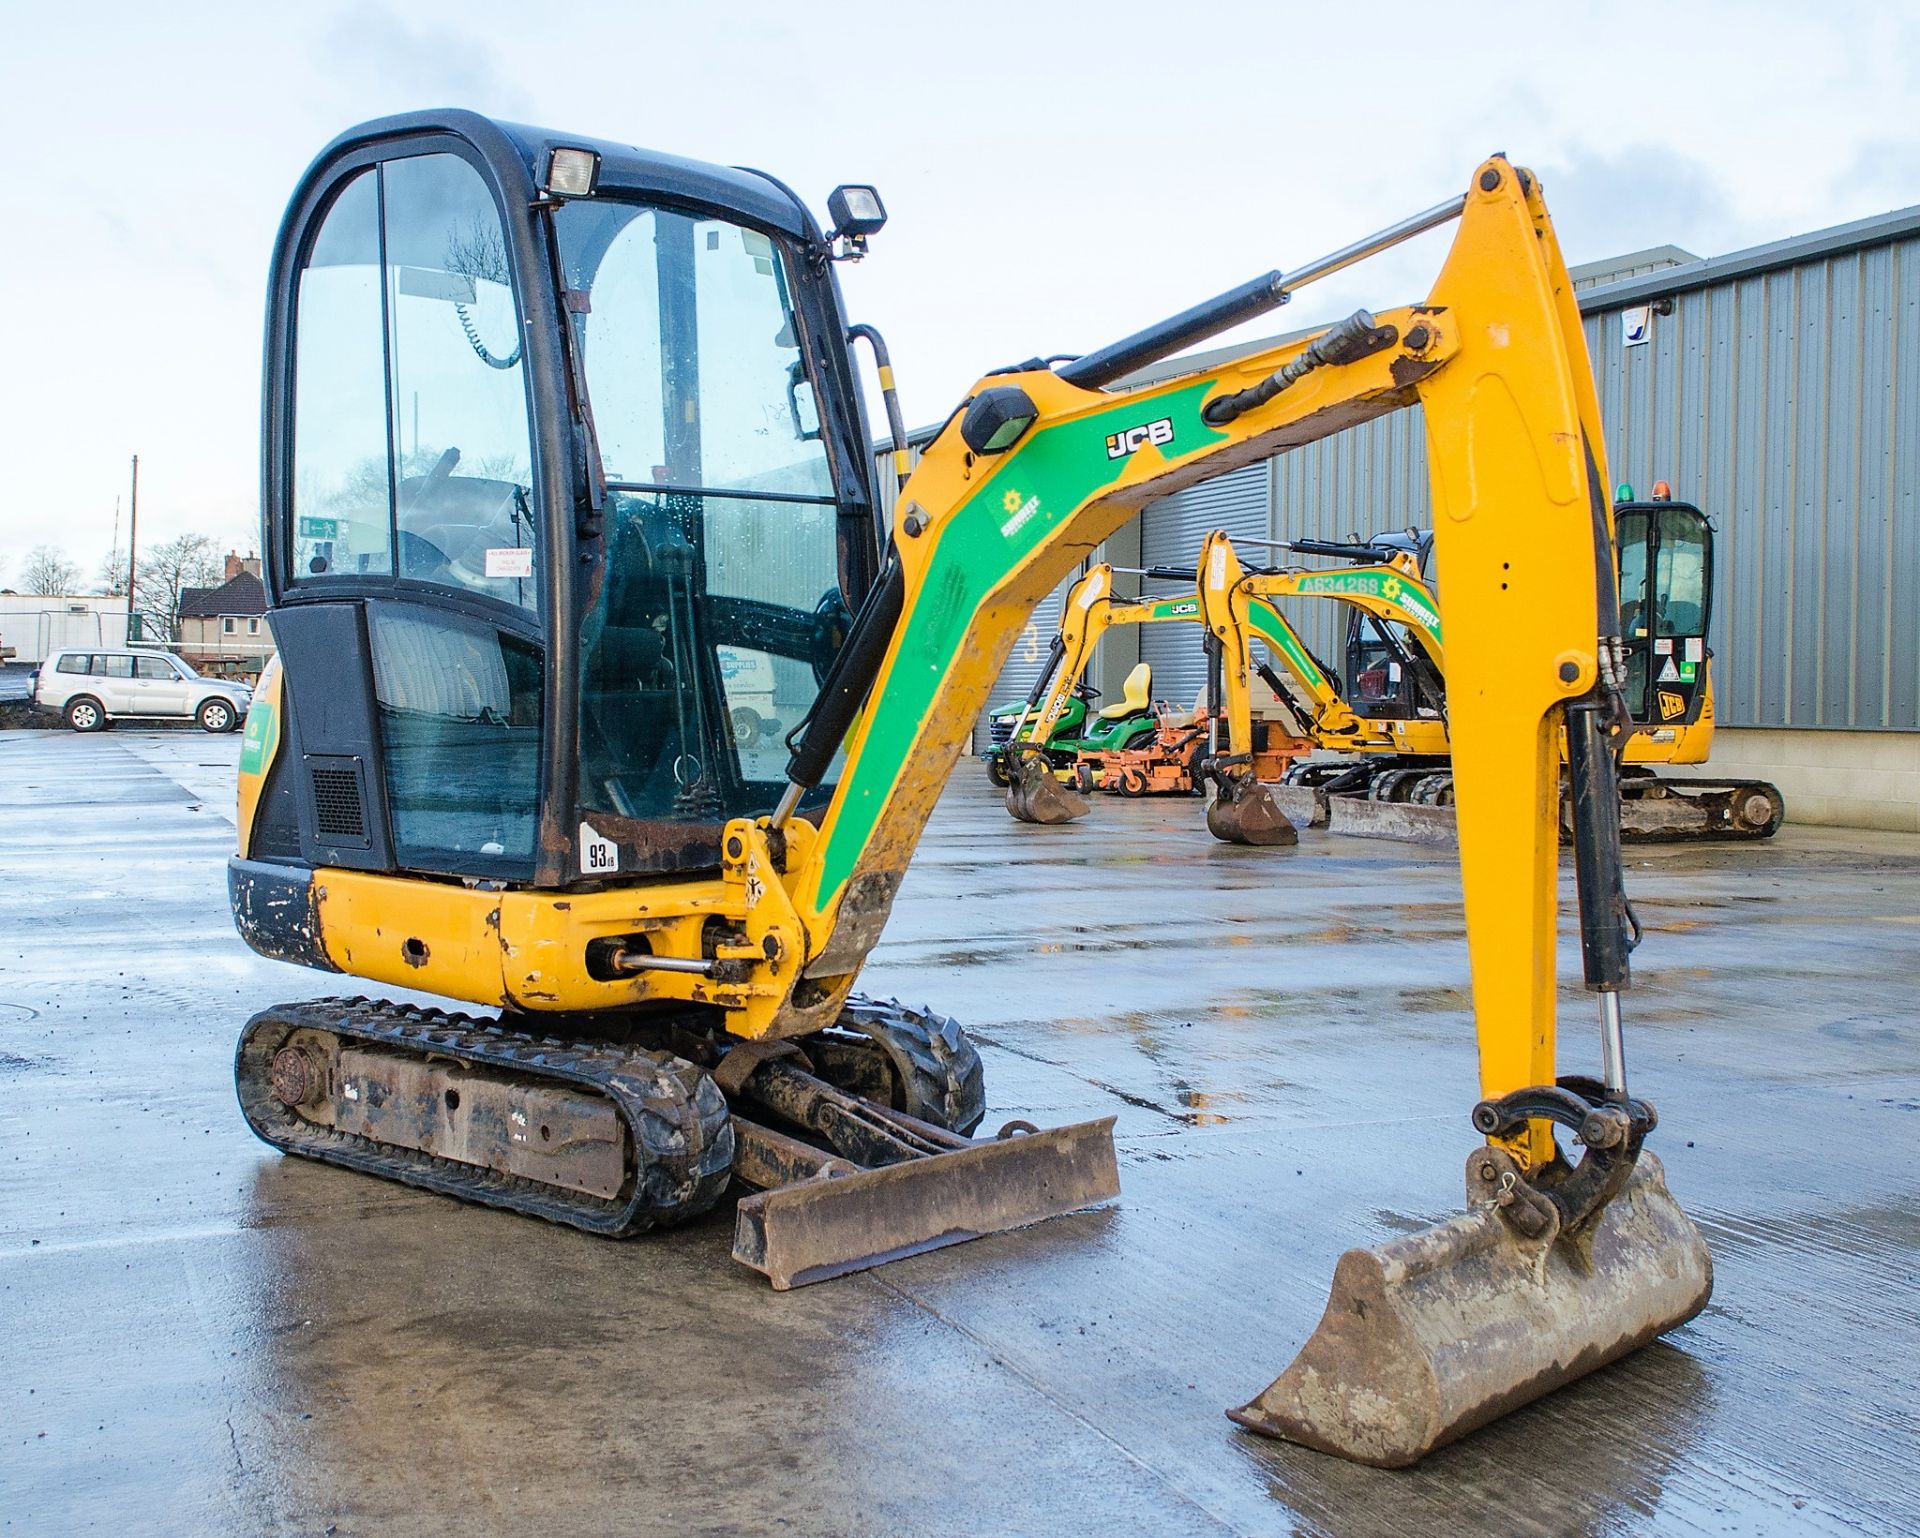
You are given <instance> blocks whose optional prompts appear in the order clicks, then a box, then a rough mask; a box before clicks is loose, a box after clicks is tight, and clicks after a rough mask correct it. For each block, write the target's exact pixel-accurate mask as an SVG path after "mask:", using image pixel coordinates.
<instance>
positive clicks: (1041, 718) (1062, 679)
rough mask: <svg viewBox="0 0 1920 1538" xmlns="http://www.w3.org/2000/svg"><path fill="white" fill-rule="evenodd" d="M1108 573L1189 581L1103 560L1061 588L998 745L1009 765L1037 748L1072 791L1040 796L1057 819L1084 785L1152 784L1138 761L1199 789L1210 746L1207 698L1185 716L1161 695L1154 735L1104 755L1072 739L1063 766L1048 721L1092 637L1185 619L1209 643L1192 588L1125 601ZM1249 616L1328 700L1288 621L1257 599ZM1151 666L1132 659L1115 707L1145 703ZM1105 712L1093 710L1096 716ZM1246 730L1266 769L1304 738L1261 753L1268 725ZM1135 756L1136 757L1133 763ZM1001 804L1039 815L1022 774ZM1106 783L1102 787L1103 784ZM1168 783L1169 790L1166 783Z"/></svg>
mask: <svg viewBox="0 0 1920 1538" xmlns="http://www.w3.org/2000/svg"><path fill="white" fill-rule="evenodd" d="M1116 572H1122V573H1125V574H1127V575H1134V576H1145V575H1156V574H1157V575H1169V574H1171V575H1176V576H1178V577H1181V578H1184V579H1185V580H1186V581H1188V582H1192V581H1194V580H1195V573H1194V572H1191V571H1187V572H1180V573H1169V572H1167V571H1166V570H1165V569H1160V570H1159V571H1157V572H1155V573H1148V572H1146V571H1142V570H1135V569H1133V568H1124V567H1123V568H1116V567H1114V566H1112V565H1110V564H1109V563H1107V562H1105V561H1101V562H1098V563H1097V564H1095V565H1093V566H1090V567H1089V568H1088V569H1087V570H1086V571H1085V572H1084V573H1082V574H1081V576H1080V577H1079V578H1078V579H1077V580H1076V581H1075V582H1074V584H1073V585H1072V586H1071V587H1069V588H1068V589H1067V592H1066V595H1065V597H1064V599H1063V600H1062V602H1061V606H1060V630H1059V633H1058V634H1057V635H1056V636H1055V637H1054V639H1053V642H1052V645H1051V647H1050V648H1049V650H1048V653H1047V656H1046V659H1045V660H1044V661H1043V662H1042V664H1041V667H1040V673H1039V676H1038V677H1036V678H1035V679H1034V681H1033V686H1032V688H1031V689H1030V690H1029V691H1028V694H1027V698H1026V700H1025V702H1024V703H1023V704H1022V706H1021V708H1020V710H1019V712H1018V714H1017V715H1016V716H1015V717H1014V720H1013V722H1012V726H1011V730H1010V731H1009V732H1008V734H1007V738H1006V741H1005V742H1004V743H1002V744H1000V745H999V746H1000V756H1001V761H1002V763H1003V764H1004V765H1006V766H1008V767H1009V769H1011V768H1012V766H1015V765H1017V764H1019V763H1020V762H1021V761H1022V760H1023V759H1025V758H1028V757H1031V756H1034V755H1036V754H1038V755H1043V756H1044V757H1045V759H1046V760H1047V764H1048V767H1050V768H1051V769H1052V772H1053V775H1054V777H1055V778H1056V779H1058V780H1060V781H1061V782H1062V783H1064V784H1066V785H1068V786H1071V787H1072V788H1073V789H1074V790H1075V791H1076V792H1078V793H1079V794H1078V795H1073V796H1062V797H1053V798H1048V799H1047V802H1046V805H1045V807H1044V811H1045V812H1046V813H1047V814H1048V815H1049V816H1050V817H1052V818H1053V819H1055V820H1062V819H1061V814H1063V813H1067V814H1071V815H1072V816H1079V815H1082V814H1084V813H1085V811H1086V810H1087V804H1086V802H1085V801H1084V800H1083V799H1081V797H1082V796H1084V794H1085V793H1086V792H1087V791H1089V790H1092V789H1097V788H1098V789H1105V788H1115V789H1119V790H1120V791H1121V793H1122V794H1127V795H1140V794H1146V793H1148V792H1149V790H1150V789H1152V788H1153V787H1151V786H1149V785H1147V784H1146V783H1145V780H1146V777H1147V773H1148V772H1149V771H1148V770H1147V769H1146V768H1145V767H1144V765H1145V764H1148V763H1150V764H1152V765H1153V766H1155V768H1156V769H1157V770H1158V771H1160V772H1161V774H1162V776H1163V777H1166V778H1169V779H1170V780H1171V779H1175V778H1177V780H1178V781H1179V783H1178V786H1177V788H1178V789H1180V790H1181V791H1183V792H1186V793H1190V794H1198V793H1200V792H1201V791H1202V790H1203V788H1204V783H1205V780H1204V773H1203V770H1204V764H1205V761H1206V759H1207V758H1208V757H1209V756H1210V755H1211V754H1212V752H1213V751H1214V748H1215V743H1214V740H1213V739H1214V735H1215V734H1214V732H1213V730H1212V727H1211V722H1210V719H1209V716H1210V715H1211V714H1212V713H1215V712H1217V706H1214V705H1213V704H1211V703H1209V704H1208V705H1207V706H1204V707H1201V708H1198V709H1196V710H1195V711H1194V712H1193V713H1191V714H1189V713H1188V711H1187V710H1186V707H1185V706H1184V705H1183V704H1181V703H1179V702H1166V701H1163V702H1161V704H1160V705H1159V706H1157V707H1154V708H1155V709H1156V711H1158V712H1160V714H1161V725H1160V728H1159V730H1158V731H1157V732H1156V733H1155V734H1154V735H1153V737H1150V738H1147V739H1144V744H1145V745H1144V746H1141V747H1137V748H1131V749H1128V750H1126V751H1121V752H1107V751H1104V750H1101V749H1100V748H1098V747H1097V746H1092V745H1090V744H1089V743H1088V742H1085V741H1076V742H1074V743H1073V744H1072V746H1073V747H1074V748H1075V754H1074V758H1073V761H1072V762H1069V763H1066V764H1062V763H1061V761H1060V759H1061V754H1060V753H1059V751H1058V749H1059V744H1058V743H1057V741H1056V740H1055V731H1054V723H1055V722H1057V721H1058V720H1059V719H1060V718H1061V716H1062V713H1063V712H1064V711H1065V710H1066V709H1067V707H1068V704H1069V703H1070V702H1071V701H1072V700H1073V699H1074V697H1075V696H1076V695H1077V694H1079V693H1080V692H1081V690H1082V686H1083V681H1084V680H1085V678H1086V673H1087V669H1088V667H1089V666H1091V665H1092V662H1093V658H1094V654H1095V652H1096V650H1097V649H1098V647H1099V645H1100V641H1101V638H1102V637H1103V636H1105V635H1106V634H1107V632H1108V631H1109V630H1112V629H1115V628H1116V627H1125V626H1133V625H1162V624H1185V625H1191V626H1193V627H1194V630H1195V637H1194V639H1195V640H1196V641H1199V642H1202V643H1204V644H1206V645H1207V646H1208V647H1209V649H1211V644H1212V643H1211V642H1210V641H1209V640H1208V638H1207V634H1206V632H1205V630H1204V629H1203V628H1202V627H1201V624H1200V599H1199V595H1198V592H1197V591H1196V592H1194V593H1190V594H1175V595H1163V596H1159V597H1146V598H1137V599H1130V598H1124V597H1121V596H1119V595H1118V594H1116V593H1115V592H1114V576H1115V574H1116ZM1248 623H1249V624H1250V625H1251V626H1253V627H1254V629H1255V630H1257V631H1258V632H1259V635H1260V638H1261V639H1262V640H1264V641H1266V642H1267V644H1268V645H1269V646H1270V647H1273V648H1276V649H1278V648H1281V647H1288V648H1291V649H1292V652H1293V653H1294V654H1295V655H1296V656H1297V657H1298V662H1297V664H1295V665H1294V666H1295V667H1296V668H1297V671H1298V672H1299V674H1300V675H1301V676H1302V677H1304V678H1311V679H1313V680H1315V681H1316V683H1317V684H1318V685H1319V686H1320V687H1321V688H1323V689H1324V690H1325V691H1326V693H1327V695H1328V696H1329V697H1331V698H1332V699H1333V700H1334V701H1336V702H1337V699H1338V696H1337V695H1335V694H1334V693H1333V691H1332V689H1331V686H1330V685H1329V684H1327V681H1326V675H1325V673H1324V672H1323V671H1322V670H1321V668H1320V667H1319V665H1318V664H1317V663H1315V662H1314V661H1313V660H1312V658H1311V657H1309V656H1308V655H1307V652H1306V648H1305V647H1304V645H1302V644H1301V642H1300V640H1299V637H1298V636H1297V635H1295V634H1294V631H1293V627H1292V626H1290V625H1288V624H1287V622H1286V621H1285V619H1283V618H1282V617H1281V616H1280V614H1279V613H1278V611H1276V610H1274V609H1272V608H1271V607H1269V606H1268V605H1265V604H1256V605H1254V606H1253V608H1252V610H1251V612H1250V615H1249V618H1248ZM1256 667H1258V668H1259V670H1260V671H1261V672H1262V673H1263V675H1264V677H1265V679H1266V680H1267V681H1268V682H1269V683H1270V684H1271V686H1272V687H1273V688H1274V689H1275V690H1276V691H1279V690H1280V689H1282V688H1283V685H1281V683H1280V682H1279V680H1278V678H1277V677H1275V676H1274V674H1273V672H1272V670H1271V669H1269V668H1266V667H1265V666H1264V665H1262V664H1256ZM1151 677H1152V674H1151V670H1150V668H1149V665H1148V664H1147V663H1145V662H1141V663H1137V664H1136V665H1135V666H1134V667H1133V669H1132V670H1131V671H1130V672H1129V673H1128V674H1127V680H1126V688H1125V691H1124V694H1125V698H1124V700H1123V702H1122V703H1121V704H1119V705H1116V706H1114V707H1112V708H1113V709H1114V710H1122V709H1135V708H1138V704H1139V703H1142V702H1145V700H1146V697H1147V693H1148V690H1149V689H1150V681H1151ZM1105 713H1106V712H1102V714H1105ZM1247 735H1248V736H1249V737H1250V738H1252V739H1255V740H1257V744H1258V745H1257V746H1256V748H1255V749H1254V751H1255V752H1257V753H1261V754H1264V755H1266V766H1267V767H1268V768H1269V769H1271V771H1272V775H1273V776H1277V775H1279V774H1280V773H1281V772H1283V771H1284V769H1285V767H1286V765H1287V763H1288V762H1290V761H1291V758H1292V757H1293V756H1294V753H1295V752H1297V751H1299V750H1301V749H1302V748H1304V746H1305V744H1304V743H1302V742H1299V741H1298V740H1297V739H1295V738H1293V737H1291V736H1288V737H1286V738H1285V739H1283V740H1282V741H1279V742H1276V743H1274V744H1273V747H1272V750H1271V751H1270V750H1269V746H1268V742H1267V738H1268V732H1267V729H1266V723H1265V722H1264V721H1254V720H1252V719H1251V718H1250V719H1249V724H1248V727H1247ZM1136 760H1138V761H1140V763H1138V764H1137V763H1136V762H1135V761H1136ZM1172 769H1177V770H1178V771H1179V773H1178V775H1177V777H1176V776H1171V775H1166V774H1165V771H1167V770H1172ZM1005 778H1006V781H1007V792H1006V802H1007V810H1008V812H1009V813H1010V814H1011V815H1012V816H1013V817H1015V818H1017V819H1018V820H1020V821H1022V822H1038V821H1040V820H1041V817H1040V816H1039V815H1038V814H1037V811H1036V809H1035V808H1034V807H1033V806H1032V805H1031V803H1030V798H1029V797H1028V796H1027V795H1026V793H1025V792H1024V790H1023V789H1022V782H1021V778H1020V776H1019V775H1018V774H1017V773H1009V774H1007V775H1006V777H1005ZM1129 780H1137V781H1140V782H1141V783H1139V784H1138V786H1137V787H1135V786H1131V785H1129ZM1103 781H1106V782H1112V783H1111V784H1106V783H1102V782H1103ZM1169 788H1174V787H1172V786H1171V785H1170V786H1169Z"/></svg>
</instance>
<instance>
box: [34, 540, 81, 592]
mask: <svg viewBox="0 0 1920 1538" xmlns="http://www.w3.org/2000/svg"><path fill="white" fill-rule="evenodd" d="M79 585H80V568H79V567H78V566H76V565H74V564H73V562H72V561H70V560H68V559H67V553H66V551H64V550H58V549H55V548H54V547H53V546H52V545H35V546H34V547H33V549H32V550H31V551H30V552H28V555H27V559H26V563H25V564H24V565H23V566H22V567H21V568H20V587H21V589H22V591H24V592H28V593H39V594H54V593H71V592H72V591H73V590H74V589H75V588H76V587H78V586H79Z"/></svg>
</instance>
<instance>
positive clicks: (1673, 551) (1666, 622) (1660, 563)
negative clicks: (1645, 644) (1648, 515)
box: [1653, 514, 1707, 636]
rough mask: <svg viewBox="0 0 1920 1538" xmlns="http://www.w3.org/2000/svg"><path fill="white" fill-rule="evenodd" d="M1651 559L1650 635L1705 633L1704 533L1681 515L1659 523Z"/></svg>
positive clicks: (1699, 525) (1701, 525)
mask: <svg viewBox="0 0 1920 1538" xmlns="http://www.w3.org/2000/svg"><path fill="white" fill-rule="evenodd" d="M1659 531H1660V544H1659V549H1658V552H1657V554H1656V556H1655V558H1654V572H1653V579H1654V605H1655V607H1654V634H1655V635H1662V636H1703V635H1705V634H1706V633H1707V529H1706V525H1705V524H1704V523H1703V522H1701V521H1700V520H1698V519H1696V518H1692V517H1689V516H1686V515H1684V514H1678V515H1672V516H1663V517H1662V518H1661V519H1660V521H1659Z"/></svg>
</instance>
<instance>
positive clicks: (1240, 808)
mask: <svg viewBox="0 0 1920 1538" xmlns="http://www.w3.org/2000/svg"><path fill="white" fill-rule="evenodd" d="M1218 784H1219V790H1218V792H1217V793H1216V794H1215V796H1214V798H1213V800H1212V802H1211V803H1209V805H1208V806H1207V831H1208V832H1209V833H1211V834H1212V835H1213V836H1214V837H1215V838H1217V839H1219V840H1220V841H1221V842H1222V843H1224V844H1259V845H1267V846H1277V845H1287V844H1297V843H1299V842H1300V835H1299V833H1298V832H1296V831H1295V829H1294V826H1293V823H1292V821H1291V820H1290V819H1289V818H1288V817H1287V814H1286V813H1285V812H1283V811H1281V809H1280V808H1279V806H1278V805H1277V804H1276V803H1275V802H1274V799H1273V794H1272V792H1271V791H1269V790H1268V789H1267V787H1266V786H1265V785H1263V784H1261V783H1260V781H1258V780H1256V779H1254V778H1253V777H1252V776H1251V775H1247V776H1244V777H1241V778H1233V777H1220V778H1219V780H1218Z"/></svg>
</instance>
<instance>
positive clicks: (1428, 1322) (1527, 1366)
mask: <svg viewBox="0 0 1920 1538" xmlns="http://www.w3.org/2000/svg"><path fill="white" fill-rule="evenodd" d="M1483 1158H1484V1154H1483V1153H1478V1152H1477V1153H1475V1154H1474V1156H1473V1158H1472V1160H1470V1161H1469V1163H1468V1170H1469V1174H1468V1180H1469V1186H1470V1188H1471V1186H1472V1182H1473V1179H1474V1177H1473V1173H1472V1172H1473V1170H1474V1167H1475V1165H1476V1164H1477V1163H1478V1162H1479V1161H1480V1160H1481V1159H1483ZM1712 1292H1713V1262H1712V1260H1711V1258H1710V1257H1709V1255H1708V1253H1707V1247H1706V1243H1705V1241H1704V1240H1702V1239H1701V1237H1700V1234H1699V1231H1698V1230H1697V1229H1695V1227H1694V1226H1693V1223H1692V1221H1691V1220H1690V1219H1689V1218H1688V1217H1687V1215H1686V1213H1685V1212H1683V1211H1682V1210H1681V1209H1680V1204H1679V1203H1678V1202H1676V1201H1675V1200H1674V1199H1673V1197H1672V1196H1671V1195H1670V1194H1668V1191H1667V1185H1666V1177H1665V1175H1664V1173H1663V1172H1662V1171H1661V1168H1660V1163H1659V1161H1658V1160H1657V1159H1656V1158H1655V1157H1654V1156H1653V1155H1652V1154H1649V1153H1645V1152H1643V1153H1641V1155H1640V1157H1639V1162H1638V1163H1637V1164H1636V1166H1635V1168H1634V1172H1633V1174H1632V1176H1631V1177H1629V1179H1628V1181H1627V1184H1626V1185H1625V1186H1624V1187H1623V1188H1622V1190H1621V1191H1620V1192H1619V1194H1618V1195H1616V1196H1615V1197H1614V1198H1613V1200H1611V1201H1610V1202H1608V1203H1607V1204H1606V1205H1605V1206H1604V1207H1602V1208H1601V1209H1600V1211H1599V1212H1598V1213H1597V1214H1596V1215H1595V1217H1594V1218H1593V1219H1591V1220H1590V1221H1589V1223H1588V1224H1586V1225H1585V1226H1583V1227H1582V1228H1581V1229H1580V1230H1579V1231H1577V1232H1575V1233H1571V1234H1567V1235H1563V1236H1560V1237H1557V1238H1556V1237H1553V1236H1551V1235H1549V1236H1547V1237H1544V1238H1542V1239H1540V1240H1529V1239H1525V1238H1523V1237H1521V1236H1520V1235H1519V1234H1518V1233H1516V1232H1515V1231H1514V1230H1513V1228H1512V1227H1511V1225H1510V1224H1509V1223H1508V1222H1507V1220H1506V1219H1505V1218H1504V1217H1502V1216H1501V1214H1500V1210H1499V1209H1498V1208H1497V1207H1495V1206H1492V1205H1479V1206H1475V1207H1473V1208H1472V1209H1471V1210H1470V1211H1468V1212H1466V1213H1465V1214H1463V1215H1462V1216H1460V1217H1457V1218H1452V1219H1450V1220H1448V1221H1447V1222H1445V1223H1441V1224H1438V1225H1436V1226H1434V1227H1431V1228H1428V1229H1425V1230H1422V1231H1421V1232H1419V1233H1414V1234H1408V1235H1407V1236H1405V1237H1404V1238H1400V1239H1394V1240H1391V1241H1389V1242H1388V1243H1386V1244H1383V1245H1381V1246H1379V1247H1378V1248H1377V1249H1371V1250H1349V1251H1348V1252H1347V1253H1346V1254H1345V1255H1343V1256H1341V1257H1340V1264H1339V1266H1338V1268H1337V1269H1336V1270H1335V1272H1334V1277H1333V1290H1332V1293H1331V1295H1330V1296H1329V1298H1328V1299H1327V1311H1326V1314H1325V1315H1324V1317H1322V1319H1321V1321H1320V1327H1319V1328H1318V1329H1316V1330H1315V1331H1314V1332H1313V1335H1312V1337H1311V1338H1310V1339H1309V1340H1308V1341H1307V1343H1306V1345H1305V1346H1304V1347H1302V1348H1301V1351H1300V1354H1299V1356H1298V1357H1296V1358H1295V1359H1294V1362H1293V1365H1292V1366H1290V1367H1289V1368H1287V1370H1286V1371H1285V1372H1283V1373H1282V1374H1281V1375H1280V1376H1279V1377H1278V1378H1276V1379H1275V1380H1274V1381H1273V1383H1272V1384H1270V1385H1269V1386H1268V1388H1267V1390H1266V1392H1265V1393H1263V1394H1261V1395H1260V1397H1259V1398H1258V1399H1255V1400H1254V1401H1253V1402H1252V1403H1251V1404H1247V1405H1243V1406H1241V1407H1240V1408H1239V1409H1237V1410H1229V1411H1228V1412H1227V1414H1228V1416H1229V1417H1230V1418H1231V1419H1233V1420H1235V1421H1237V1422H1238V1423H1239V1424H1240V1425H1242V1426H1245V1427H1247V1428H1248V1429H1249V1430H1252V1431H1258V1432H1262V1433H1264V1434H1265V1435H1267V1436H1273V1437H1282V1438H1285V1439H1286V1440H1287V1441H1290V1442H1299V1443H1302V1444H1304V1445H1305V1446H1308V1447H1313V1448H1318V1449H1319V1450H1320V1451H1322V1452H1329V1453H1336V1454H1338V1455H1339V1456H1340V1457H1342V1458H1351V1459H1353V1460H1354V1461H1355V1462H1357V1463H1369V1464H1373V1465H1374V1466H1376V1467H1379V1468H1404V1467H1406V1466H1407V1465H1408V1464H1411V1463H1416V1462H1418V1461H1419V1460H1420V1459H1421V1458H1424V1457H1425V1456H1426V1455H1427V1454H1428V1453H1430V1452H1432V1451H1433V1450H1434V1449H1435V1448H1437V1447H1441V1446H1444V1445H1445V1444H1446V1443H1448V1442H1451V1441H1453V1440H1455V1439H1456V1438H1457V1437H1461V1436H1464V1435H1466V1433H1467V1432H1469V1431H1472V1430H1474V1429H1475V1428H1476V1427H1478V1426H1484V1425H1485V1424H1486V1423H1487V1422H1488V1421H1491V1420H1495V1419H1497V1418H1498V1417H1500V1416H1502V1415H1504V1414H1506V1413H1507V1412H1508V1411H1509V1410H1514V1409H1517V1408H1519V1407H1520V1406H1521V1405H1523V1404H1527V1403H1529V1402H1531V1401H1532V1400H1535V1399H1538V1398H1539V1397H1540V1396H1541V1395H1542V1394H1545V1393H1548V1392H1550V1391H1551V1390H1553V1389H1556V1388H1559V1387H1560V1386H1562V1385H1563V1384H1567V1383H1571V1382H1572V1381H1573V1380H1574V1379H1576V1378H1580V1377H1583V1376H1585V1375H1586V1374H1587V1373H1590V1372H1592V1371H1594V1369H1596V1368H1598V1367H1603V1366H1605V1365H1606V1364H1607V1363H1608V1362H1611V1361H1614V1360H1615V1359H1617V1358H1619V1357H1622V1356H1625V1355H1626V1354H1627V1353H1628V1352H1630V1351H1634V1350H1637V1349H1638V1348H1639V1347H1641V1346H1644V1345H1646V1344H1647V1342H1649V1341H1651V1340H1652V1339H1654V1337H1655V1336H1658V1335H1661V1334H1664V1333H1665V1332H1666V1331H1668V1330H1671V1329H1673V1328H1675V1327H1676V1326H1677V1325H1681V1324H1684V1323H1686V1321H1687V1320H1689V1319H1691V1318H1692V1317H1693V1316H1694V1315H1695V1314H1697V1313H1699V1312H1700V1310H1701V1309H1702V1308H1704V1307H1705V1306H1706V1303H1707V1299H1708V1297H1709V1296H1711V1295H1712Z"/></svg>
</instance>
